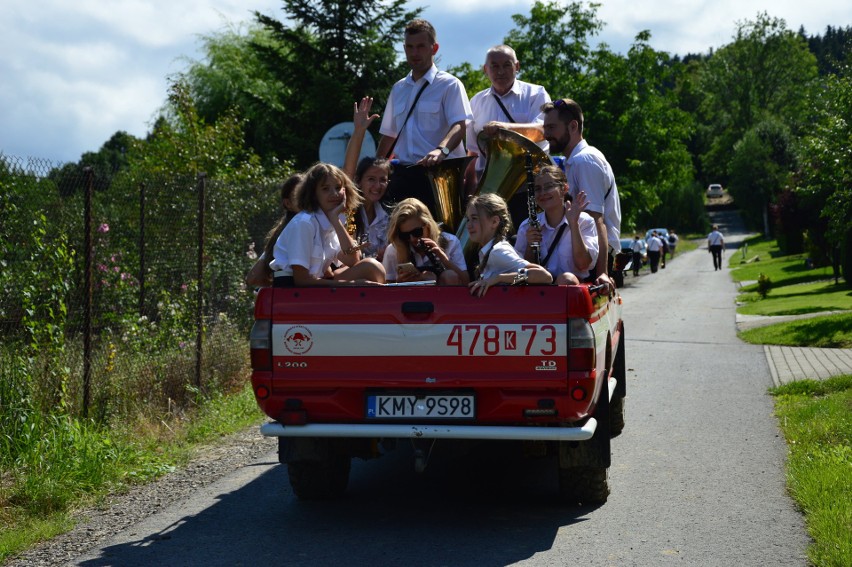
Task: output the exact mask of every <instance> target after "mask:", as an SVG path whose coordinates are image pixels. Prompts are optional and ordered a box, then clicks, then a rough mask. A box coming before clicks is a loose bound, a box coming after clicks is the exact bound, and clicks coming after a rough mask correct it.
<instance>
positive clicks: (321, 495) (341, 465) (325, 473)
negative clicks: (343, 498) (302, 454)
mask: <svg viewBox="0 0 852 567" xmlns="http://www.w3.org/2000/svg"><path fill="white" fill-rule="evenodd" d="M351 466H352V459H351V457H348V456H343V455H329V456H328V457H327V458H325V459H323V460H320V461H296V462H292V463H288V464H287V472H288V473H289V476H290V486H291V487H292V488H293V492H294V493H295V494H296V497H297V498H299V500H323V499H327V498H336V497H338V496H340V495H342V494H343V493H344V492H345V491H346V485H347V484H349V470H350V468H351Z"/></svg>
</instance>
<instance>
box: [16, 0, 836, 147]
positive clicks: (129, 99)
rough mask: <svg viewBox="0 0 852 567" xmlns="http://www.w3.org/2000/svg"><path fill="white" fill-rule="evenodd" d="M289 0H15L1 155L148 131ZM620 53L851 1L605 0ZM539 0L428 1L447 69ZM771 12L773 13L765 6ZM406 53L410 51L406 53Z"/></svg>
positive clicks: (817, 22) (603, 13) (609, 36)
mask: <svg viewBox="0 0 852 567" xmlns="http://www.w3.org/2000/svg"><path fill="white" fill-rule="evenodd" d="M284 1H285V0H253V1H252V2H250V3H246V2H245V1H244V0H179V1H176V0H168V1H167V0H74V1H72V2H69V1H67V0H38V1H37V2H33V1H32V0H6V2H4V6H3V8H4V10H3V17H2V18H0V53H3V56H2V57H0V152H3V153H6V154H9V155H20V156H27V155H31V156H41V157H45V158H49V159H54V160H64V161H76V160H78V159H79V157H80V155H81V154H82V153H83V152H86V151H96V150H97V149H98V148H99V147H100V146H101V145H102V144H103V143H104V142H105V141H106V140H107V139H109V137H110V136H112V134H114V133H115V132H116V131H118V130H124V131H127V132H129V133H131V134H133V135H136V136H144V135H145V134H146V132H147V130H148V129H149V127H150V121H151V119H152V118H153V117H154V115H155V113H156V112H157V110H158V108H160V106H161V105H162V103H163V101H164V99H165V97H166V89H167V81H166V77H167V76H168V75H169V74H173V73H175V72H177V71H180V70H183V69H184V68H185V63H184V61H183V60H182V58H185V57H189V58H195V59H197V58H199V57H200V54H199V53H198V52H197V50H198V48H199V45H200V43H199V36H200V35H204V34H210V33H212V32H214V31H217V30H222V29H223V28H225V27H226V26H228V25H232V24H236V23H239V22H246V21H250V20H251V19H252V12H254V11H258V12H261V13H263V14H267V15H270V16H273V17H276V18H279V19H280V18H283V11H282V6H283V4H284ZM600 2H601V4H602V5H601V8H600V9H599V11H598V16H599V17H600V18H601V19H602V20H603V21H604V24H605V27H604V31H603V33H602V34H601V36H600V37H598V38H597V39H598V40H600V41H605V42H606V43H607V44H609V45H610V47H611V48H612V49H614V50H616V51H620V52H624V51H626V50H627V48H629V46H630V43H631V42H632V41H633V38H634V37H635V35H636V34H637V33H638V32H639V31H641V30H643V29H650V30H651V34H652V40H651V45H652V46H653V47H654V48H656V49H660V50H663V51H668V52H670V53H676V54H679V55H685V54H686V53H705V52H707V51H708V50H709V49H710V48H714V49H715V48H718V47H719V46H721V45H724V44H726V43H728V42H729V41H730V39H731V36H732V35H733V33H734V30H735V22H737V21H741V20H744V19H754V17H755V16H756V14H757V13H758V12H759V11H761V10H765V11H768V12H769V14H770V15H772V16H776V17H781V18H784V19H785V20H786V21H787V25H788V27H789V28H791V29H794V30H795V29H798V27H799V26H800V25H804V26H805V28H806V30H807V31H808V33H810V34H818V33H823V32H824V30H825V26H826V25H828V24H831V25H834V26H844V27H845V26H848V25H852V17H850V16H852V14H850V10H849V8H848V0H821V1H820V2H810V3H807V2H801V0H780V1H777V2H775V3H773V4H767V3H766V2H765V0H713V1H710V0H696V1H693V0H646V1H645V2H636V1H635V0H600ZM532 4H533V0H463V1H459V0H425V1H422V2H410V3H409V7H414V6H422V5H426V6H428V7H427V8H426V10H425V11H424V14H423V15H424V17H426V18H427V19H429V20H430V21H432V23H433V24H435V26H436V28H437V30H438V37H439V42H440V44H441V49H440V51H439V55H440V56H441V65H442V66H447V65H450V64H453V65H455V64H459V63H462V62H464V61H468V62H471V63H472V64H474V65H476V66H478V65H479V64H480V62H481V60H482V58H483V57H484V54H485V51H486V50H487V49H488V47H490V46H491V45H494V44H496V43H500V42H501V41H502V39H503V37H504V36H505V35H506V34H507V33H508V32H509V30H510V29H511V28H512V27H513V23H512V20H511V15H512V14H516V13H522V14H529V6H531V5H532ZM767 6H768V7H767ZM397 47H398V48H399V47H401V46H397Z"/></svg>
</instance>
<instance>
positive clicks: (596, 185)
mask: <svg viewBox="0 0 852 567" xmlns="http://www.w3.org/2000/svg"><path fill="white" fill-rule="evenodd" d="M541 111H542V113H544V125H543V129H544V138H545V139H546V140H547V141H548V143H549V144H550V153H551V154H554V153H561V154H564V155H565V157H566V158H567V159H566V161H565V167H566V174H567V176H568V188H569V190H570V191H571V195H573V196H574V197H576V196H577V195H578V194H579V193H580V192H581V191H583V192H584V193H585V194H586V195H587V196H588V199H589V204H588V206H587V207H586V212H587V213H589V214H590V215H591V216H592V218H594V219H595V224H596V226H597V230H598V244H599V246H598V248H599V250H600V254H599V255H598V259H597V263H596V265H595V272H596V274H597V281H598V283H605V284H607V285H612V280H610V278H609V277H608V275H607V274H608V273H609V272H611V271H612V262H613V258H614V257H615V254H616V253H617V252H618V250H616V249H615V248H614V247H616V246H619V242H620V241H619V237H620V236H621V201H620V200H619V198H618V187H617V186H616V184H615V175H614V174H613V172H612V167H610V165H609V162H608V161H607V160H606V158H605V157H604V155H603V153H601V151H600V150H598V149H597V148H595V147H592V146H590V145H589V144H588V142H586V140H585V139H583V110H582V109H581V108H580V105H579V104H577V103H576V102H575V101H573V100H571V99H570V98H563V99H559V100H556V101H553V102H548V103H546V104H544V105H542V107H541Z"/></svg>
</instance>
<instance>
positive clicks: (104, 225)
mask: <svg viewBox="0 0 852 567" xmlns="http://www.w3.org/2000/svg"><path fill="white" fill-rule="evenodd" d="M98 232H100V233H101V234H103V233H106V232H109V225H108V224H107V223H105V222H104V223H101V226H99V227H98Z"/></svg>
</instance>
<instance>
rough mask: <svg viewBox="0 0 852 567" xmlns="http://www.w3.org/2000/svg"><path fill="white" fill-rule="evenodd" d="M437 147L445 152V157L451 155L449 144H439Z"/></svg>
mask: <svg viewBox="0 0 852 567" xmlns="http://www.w3.org/2000/svg"><path fill="white" fill-rule="evenodd" d="M436 149H439V150H441V153H442V154H444V157H447V156H448V155H450V148H448V147H447V146H438V147H437V148H436Z"/></svg>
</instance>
